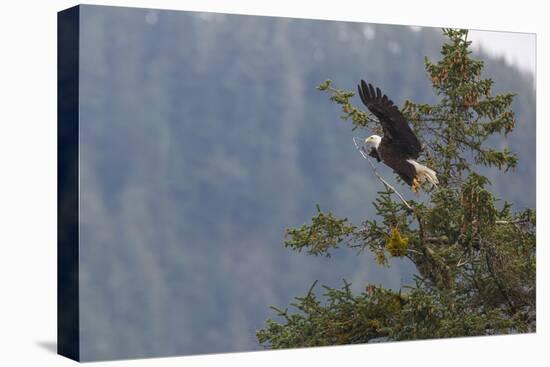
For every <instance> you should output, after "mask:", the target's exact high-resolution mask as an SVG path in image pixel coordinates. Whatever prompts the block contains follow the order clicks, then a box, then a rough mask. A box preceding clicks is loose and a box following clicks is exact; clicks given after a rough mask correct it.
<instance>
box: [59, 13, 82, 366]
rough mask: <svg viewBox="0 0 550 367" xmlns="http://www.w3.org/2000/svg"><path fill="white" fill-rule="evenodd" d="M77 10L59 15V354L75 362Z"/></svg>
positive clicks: (76, 308) (77, 314)
mask: <svg viewBox="0 0 550 367" xmlns="http://www.w3.org/2000/svg"><path fill="white" fill-rule="evenodd" d="M79 13H80V12H79V7H78V6H76V7H73V8H70V9H67V10H64V11H61V12H59V13H58V14H57V353H58V354H60V355H63V356H65V357H68V358H71V359H74V360H77V361H78V360H79V359H80V353H79V350H80V340H79V304H78V303H79V302H78V294H79V292H78V269H79V268H78V245H79V244H78V237H79V236H78V118H79V116H78V115H79V113H78V100H79V95H78V90H79V88H78V80H79V75H78V69H79V26H80V24H79V23H80V22H79Z"/></svg>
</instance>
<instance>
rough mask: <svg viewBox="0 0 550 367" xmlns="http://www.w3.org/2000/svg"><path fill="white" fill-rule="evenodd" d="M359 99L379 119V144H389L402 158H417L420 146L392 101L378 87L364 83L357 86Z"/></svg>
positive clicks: (362, 81)
mask: <svg viewBox="0 0 550 367" xmlns="http://www.w3.org/2000/svg"><path fill="white" fill-rule="evenodd" d="M357 89H358V91H359V97H361V101H363V103H364V104H365V106H367V108H368V109H369V111H371V112H372V113H373V114H374V115H375V116H376V117H377V118H378V121H380V124H381V125H382V129H383V130H384V136H383V138H382V142H381V143H380V145H384V144H389V145H392V146H393V148H394V149H391V151H392V152H393V153H396V154H398V156H401V157H404V158H412V159H416V158H418V155H419V154H420V151H421V150H422V148H421V147H420V142H419V141H418V139H417V137H416V135H414V133H413V131H412V130H411V128H410V126H409V124H408V123H407V121H406V120H405V117H404V116H403V114H402V113H401V111H399V109H398V108H397V107H396V106H395V105H394V104H393V102H392V101H391V100H390V99H389V98H388V97H387V96H386V95H385V94H382V91H381V90H380V88H376V89H375V88H374V87H373V86H372V84H370V83H369V84H367V83H365V81H364V80H361V84H360V85H358V86H357Z"/></svg>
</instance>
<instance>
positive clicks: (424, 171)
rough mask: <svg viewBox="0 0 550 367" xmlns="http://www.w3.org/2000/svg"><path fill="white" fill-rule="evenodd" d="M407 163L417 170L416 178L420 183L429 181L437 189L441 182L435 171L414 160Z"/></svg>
mask: <svg viewBox="0 0 550 367" xmlns="http://www.w3.org/2000/svg"><path fill="white" fill-rule="evenodd" d="M407 162H409V163H411V164H412V165H413V166H414V168H415V169H416V176H417V177H418V179H419V180H420V182H424V181H428V182H429V183H431V184H432V185H433V186H434V187H437V184H438V183H439V181H438V179H437V174H436V173H435V171H434V170H433V169H431V168H428V167H426V166H424V165H422V164H420V163H418V162H417V161H415V160H412V159H409V160H407Z"/></svg>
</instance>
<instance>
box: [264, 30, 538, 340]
mask: <svg viewBox="0 0 550 367" xmlns="http://www.w3.org/2000/svg"><path fill="white" fill-rule="evenodd" d="M443 33H444V35H445V36H446V42H445V43H444V44H443V46H442V49H441V60H439V61H437V62H432V61H430V60H428V59H427V58H426V59H425V67H426V72H427V76H428V77H429V79H430V81H431V83H432V85H433V89H434V92H435V94H436V95H437V97H438V100H439V101H438V103H437V104H435V105H430V104H422V103H417V102H413V101H406V102H405V103H404V105H403V107H402V109H401V110H402V112H403V114H404V115H405V117H406V118H407V120H408V121H409V122H410V124H411V127H412V129H413V130H414V132H415V134H416V135H417V136H418V137H419V139H420V140H421V143H422V146H423V152H422V154H421V156H420V157H419V161H420V162H422V163H423V164H426V165H427V166H429V167H432V168H433V169H434V170H435V171H436V172H437V174H438V178H439V181H440V185H439V187H438V188H437V189H434V190H431V191H429V192H428V194H427V195H425V198H424V197H423V198H422V200H421V199H420V198H416V199H414V200H407V201H405V200H404V199H401V198H400V197H399V196H397V195H396V194H397V193H396V190H397V191H399V190H400V189H405V186H397V187H396V188H395V189H394V187H392V186H389V184H387V183H383V182H381V183H380V185H381V190H380V192H379V193H378V197H377V198H376V200H375V202H373V203H372V204H373V205H372V208H373V211H372V215H371V218H368V219H366V220H365V221H364V222H362V223H360V224H353V223H350V222H349V221H348V219H346V218H337V217H335V216H334V215H333V214H332V213H330V212H326V213H325V212H323V211H321V209H320V206H319V205H318V206H317V210H316V211H317V213H316V214H315V216H314V217H313V218H312V220H311V223H308V224H304V225H302V226H300V227H297V228H289V229H288V230H287V234H286V238H285V241H284V244H285V246H286V247H288V248H290V249H292V250H295V251H306V252H307V253H308V254H311V255H315V256H330V254H331V251H332V250H334V249H335V248H337V247H341V246H345V247H348V248H350V249H351V250H354V251H359V252H365V253H367V252H369V251H365V250H370V252H371V253H372V254H374V256H375V257H376V260H377V262H378V264H379V265H380V266H389V261H388V260H389V259H390V258H392V257H399V258H407V259H409V260H410V261H411V262H413V263H414V265H415V266H416V270H417V274H416V275H415V276H414V284H411V285H409V286H405V287H403V288H402V289H400V290H391V289H385V288H383V287H380V286H376V285H374V284H365V285H364V287H363V288H364V289H363V291H362V292H360V293H358V294H354V292H352V290H351V287H350V284H349V283H348V282H346V281H345V280H344V284H343V285H342V287H341V288H331V287H327V286H321V287H319V286H317V282H314V283H313V285H312V286H311V288H310V289H309V291H308V292H307V293H306V294H305V295H304V296H301V297H296V298H295V300H294V302H292V303H291V305H290V308H284V309H283V308H278V307H275V306H272V308H273V310H274V312H275V317H274V319H269V320H267V321H266V325H265V327H264V328H263V329H261V330H259V331H258V332H257V338H258V341H259V342H260V343H261V344H262V345H264V346H265V347H267V348H274V349H277V348H291V347H292V348H295V347H306V346H323V345H337V344H353V343H369V342H377V341H393V340H414V339H426V338H445V337H458V336H474V335H496V334H509V333H526V332H534V331H535V327H536V312H535V294H536V289H535V272H536V271H535V270H536V268H535V211H534V210H532V209H524V210H514V209H513V205H512V203H509V202H507V201H504V200H501V199H499V198H497V197H496V196H495V195H494V194H493V193H492V192H491V185H490V182H489V180H488V179H487V177H485V176H484V175H483V171H484V170H483V167H496V168H498V169H499V170H501V171H502V174H503V175H505V172H506V171H508V170H509V169H513V168H514V167H516V166H517V165H518V163H519V162H518V159H517V157H516V155H515V154H514V153H513V152H511V151H509V150H507V149H496V148H494V147H491V144H490V140H491V139H490V138H491V137H493V136H503V137H506V136H507V134H509V133H510V132H511V131H512V130H513V129H514V126H515V118H514V113H513V111H512V109H511V104H512V101H513V98H514V95H513V94H511V93H506V94H499V95H492V93H491V87H492V85H493V81H492V80H491V79H488V78H482V70H483V61H481V60H475V59H473V58H472V55H471V50H470V44H471V42H470V41H468V39H467V37H468V32H467V31H466V30H457V29H443ZM318 89H319V90H320V91H322V92H325V93H328V94H329V95H330V100H331V101H333V102H335V103H336V104H338V105H339V106H340V108H341V110H342V113H343V115H342V119H344V120H346V121H350V122H351V125H352V129H367V130H368V131H369V132H373V131H374V132H379V133H381V131H380V124H379V123H378V122H377V121H376V118H375V117H374V115H372V114H371V113H369V112H368V111H365V110H363V109H360V108H358V107H356V106H354V105H353V104H352V101H351V99H352V97H354V95H355V94H354V93H353V92H351V91H348V90H342V89H337V88H335V87H334V86H333V83H332V81H330V80H327V81H325V82H323V83H322V84H321V85H320V86H319V87H318ZM366 167H367V169H368V166H366ZM425 189H428V188H425ZM518 189H519V188H518ZM522 189H527V188H522Z"/></svg>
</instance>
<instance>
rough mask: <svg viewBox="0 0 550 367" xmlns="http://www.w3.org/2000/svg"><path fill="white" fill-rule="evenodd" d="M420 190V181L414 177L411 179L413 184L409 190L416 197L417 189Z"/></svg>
mask: <svg viewBox="0 0 550 367" xmlns="http://www.w3.org/2000/svg"><path fill="white" fill-rule="evenodd" d="M419 188H420V180H419V179H418V177H415V178H414V179H413V182H412V185H411V190H412V191H413V192H414V193H415V194H416V195H418V194H419V190H418V189H419Z"/></svg>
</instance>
